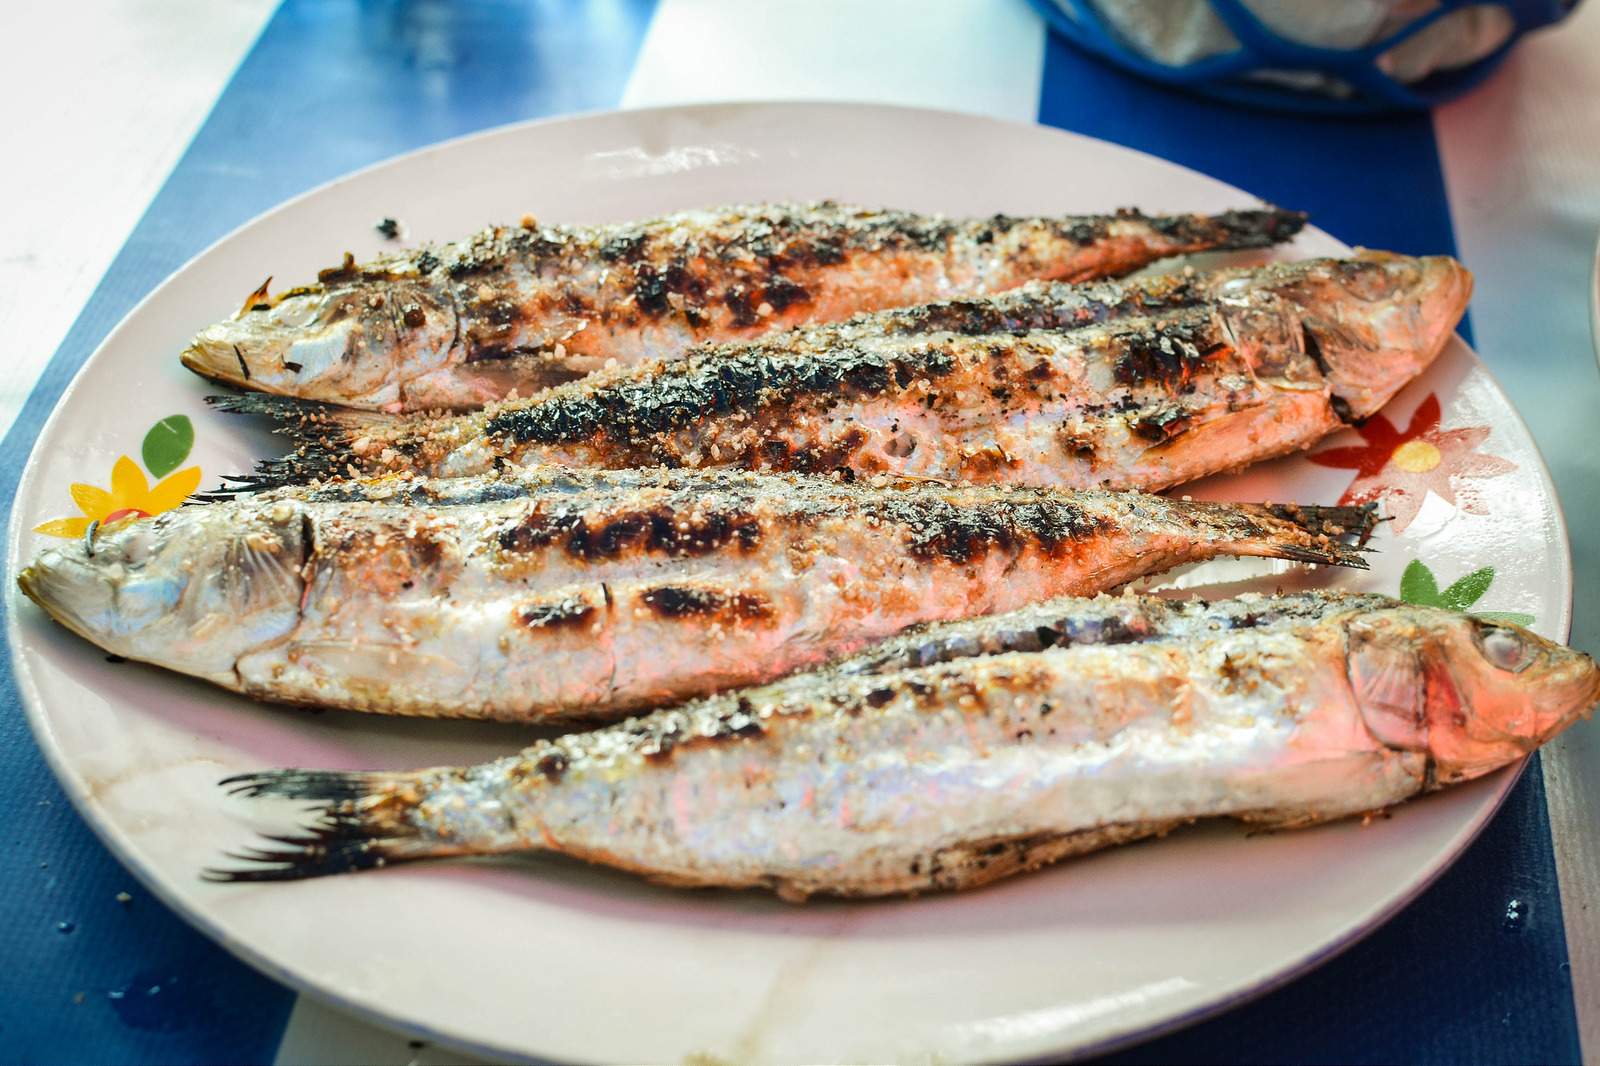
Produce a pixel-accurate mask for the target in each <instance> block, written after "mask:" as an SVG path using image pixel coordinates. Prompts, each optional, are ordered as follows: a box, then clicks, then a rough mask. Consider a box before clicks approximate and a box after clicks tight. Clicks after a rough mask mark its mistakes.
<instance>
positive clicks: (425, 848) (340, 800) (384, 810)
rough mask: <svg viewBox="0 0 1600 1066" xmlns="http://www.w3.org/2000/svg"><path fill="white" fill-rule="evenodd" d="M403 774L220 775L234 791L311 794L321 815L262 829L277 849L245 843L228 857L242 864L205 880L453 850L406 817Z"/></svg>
mask: <svg viewBox="0 0 1600 1066" xmlns="http://www.w3.org/2000/svg"><path fill="white" fill-rule="evenodd" d="M398 783H399V778H398V776H397V775H392V774H377V773H362V772H355V771H343V770H264V771H261V772H259V773H253V774H240V775H238V776H235V777H229V778H226V779H225V780H223V781H221V782H220V784H221V785H222V786H223V787H224V788H226V789H227V790H228V792H229V794H230V795H236V796H245V797H250V798H259V797H263V796H281V797H284V798H286V799H296V800H309V801H312V802H313V803H314V804H316V805H317V806H315V807H313V810H315V811H316V813H317V815H318V818H317V820H316V821H315V822H314V823H312V824H311V825H308V826H304V827H302V828H301V829H300V830H299V831H298V832H295V833H291V834H285V835H271V834H263V839H264V840H267V841H270V842H271V843H273V844H277V845H280V846H279V847H271V848H245V849H243V850H241V851H236V852H227V853H226V857H227V858H229V859H232V860H235V861H236V862H241V863H247V864H249V865H246V866H243V867H237V866H236V867H230V868H207V869H205V870H202V871H201V874H200V876H201V877H202V879H204V880H206V881H215V882H238V881H299V880H303V879H305V878H308V877H323V876H325V875H327V874H338V873H350V872H353V871H356V870H370V869H374V868H376V867H381V866H387V865H389V864H391V863H398V862H407V861H410V860H414V859H421V858H427V857H429V856H431V855H443V854H452V853H454V851H455V850H456V849H450V848H448V847H440V846H439V842H438V841H437V840H435V839H430V837H429V835H427V834H425V833H424V831H423V830H421V829H419V828H418V827H417V826H415V825H413V824H411V823H409V822H408V821H406V820H405V818H404V814H405V812H406V811H407V809H408V805H407V804H406V802H405V801H404V800H401V799H398V798H397V795H396V788H395V786H396V785H397V784H398Z"/></svg>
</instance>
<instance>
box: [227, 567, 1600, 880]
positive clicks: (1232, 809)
mask: <svg viewBox="0 0 1600 1066" xmlns="http://www.w3.org/2000/svg"><path fill="white" fill-rule="evenodd" d="M1597 698H1600V670H1597V668H1596V666H1595V663H1594V661H1593V660H1592V659H1590V658H1589V657H1588V656H1586V655H1584V654H1582V653H1580V652H1575V651H1570V650H1568V649H1566V648H1563V647H1561V646H1559V645H1556V644H1553V643H1551V642H1549V641H1546V640H1543V639H1541V638H1540V637H1537V636H1535V635H1534V634H1532V633H1529V632H1527V631H1526V630H1523V629H1520V628H1518V627H1515V626H1510V625H1500V624H1497V623H1490V622H1486V621H1482V620H1480V619H1476V618H1473V617H1471V616H1470V615H1465V614H1460V613H1457V612H1452V611H1445V610H1441V609H1438V608H1432V607H1418V606H1414V605H1411V604H1406V603H1400V602H1398V601H1394V600H1389V599H1386V598H1384V597H1381V596H1341V595H1337V594H1334V595H1328V594H1318V593H1306V594H1303V595H1299V596H1290V597H1281V596H1280V597H1259V596H1254V597H1241V598H1240V599H1239V600H1237V601H1230V602H1221V603H1215V604H1205V603H1196V602H1189V603H1172V602H1170V601H1163V600H1147V599H1134V598H1131V597H1130V598H1127V599H1116V600H1111V599H1109V598H1103V599H1101V600H1096V601H1082V600H1080V601H1057V602H1053V603H1050V604H1046V605H1043V606H1040V607H1038V608H1035V609H1031V610H1028V611H1026V612H1020V613H1019V614H1017V615H1002V616H996V617H993V618H989V619H981V620H978V621H976V622H963V623H958V624H957V625H956V626H953V627H937V626H936V627H931V628H929V629H926V630H924V631H922V632H919V633H915V634H910V635H907V636H906V637H904V638H902V639H900V640H898V641H896V642H894V644H893V645H892V646H891V647H889V648H887V649H884V650H882V651H873V652H869V653H866V654H865V655H864V656H863V657H862V658H860V659H857V660H855V661H849V662H845V663H841V664H837V665H835V666H834V667H832V668H830V669H825V670H822V671H819V672H817V673H813V674H803V675H799V676H796V677H792V678H789V679H787V680H785V681H780V682H777V683H775V684H772V685H768V686H766V687H764V688H756V689H749V690H746V691H743V692H730V693H726V694H723V695H720V696H716V697H713V698H711V699H707V700H703V701H700V702H697V703H694V704H691V705H689V706H686V707H684V708H681V709H679V710H672V711H660V712H657V713H655V714H652V715H649V716H648V717H643V718H635V719H631V720H629V721H626V722H622V723H620V724H618V725H615V726H611V727H609V728H605V729H601V730H597V731H595V732H590V733H578V734H573V735H569V736H564V737H561V738H559V739H556V740H553V741H544V742H541V743H538V744H536V745H534V746H533V747H531V748H528V749H526V750H525V751H523V752H522V753H520V754H519V755H515V756H512V757H510V758H506V759H502V760H499V761H497V762H492V763H487V764H484V765H481V766H475V767H470V768H439V769H432V770H424V771H420V772H412V773H384V772H371V773H352V772H345V771H336V770H275V771H265V772H262V773H255V774H246V775H243V776H241V777H235V778H230V779H229V780H228V781H225V782H224V784H225V785H228V786H231V787H232V789H233V790H234V791H236V792H242V793H245V794H246V795H255V796H260V795H278V796H287V797H291V798H293V799H298V800H310V801H314V802H316V803H318V804H321V805H323V809H322V817H321V819H320V820H319V821H318V822H317V823H315V824H314V825H312V826H310V827H308V828H307V829H306V830H304V831H303V832H302V833H301V834H300V835H297V836H288V837H277V838H274V839H276V840H278V841H280V842H281V843H282V844H283V845H286V846H274V847H272V848H271V849H270V850H264V851H254V852H251V853H248V854H244V855H236V856H233V857H234V858H236V859H245V860H250V861H253V862H254V863H255V865H251V866H248V867H245V868H241V869H232V870H224V871H211V872H210V874H209V875H210V876H211V877H212V878H214V879H218V880H229V881H266V880H286V879H292V878H300V877H309V876H315V875H318V874H326V873H336V872H341V871H347V870H359V869H364V868H369V867H373V866H382V865H384V864H386V863H391V862H400V861H405V860H411V859H420V858H426V857H431V856H442V855H469V854H485V853H492V852H506V851H520V850H529V849H549V850H553V851H561V852H566V853H568V854H571V855H576V856H579V857H581V858H584V859H587V860H589V861H591V862H599V863H606V864H608V865H612V866H618V867H621V868H623V869H627V870H633V871H637V872H639V873H642V874H644V875H645V876H646V877H648V878H649V879H650V880H652V881H657V882H660V883H664V884H669V885H722V886H730V887H764V888H770V889H773V890H775V891H776V892H777V893H778V894H779V895H781V896H783V897H784V898H785V899H790V900H801V899H804V898H806V897H807V896H808V895H811V894H814V893H828V894H835V895H841V896H878V895H885V894H891V893H907V892H911V893H914V892H921V891H928V890H935V889H957V888H969V887H972V886H974V885H981V884H984V883H985V882H989V881H993V880H995V879H997V878H1000V877H1004V876H1006V875H1008V874H1011V873H1015V872H1017V871H1020V870H1028V869H1033V868H1035V867H1038V866H1041V865H1043V864H1045V863H1048V862H1053V861H1055V860H1057V859H1060V858H1063V857H1065V856H1068V855H1075V854H1080V853H1082V852H1086V851H1090V850H1093V849H1095V848H1100V847H1104V846H1105V845H1108V844H1115V843H1120V842H1123V841H1129V840H1135V839H1138V838H1140V837H1145V836H1150V835H1152V834H1155V833H1160V832H1163V831H1165V830H1167V829H1170V828H1172V827H1174V826H1177V825H1181V824H1183V823H1185V822H1190V821H1193V820H1195V819H1197V818H1205V817H1217V816H1229V817H1233V818H1238V819H1242V820H1244V821H1247V822H1250V823H1254V824H1256V825H1264V826H1269V827H1285V828H1287V827H1293V826H1304V825H1310V824H1313V823H1317V822H1323V821H1327V820H1330V819H1334V818H1342V817H1346V816H1349V815H1352V814H1358V813H1363V812H1370V811H1376V810H1379V809H1382V808H1385V807H1388V806H1390V805H1392V804H1396V803H1399V802H1400V801H1402V800H1405V799H1407V798H1409V797H1411V796H1414V795H1417V794H1419V793H1422V792H1426V791H1430V790H1432V789H1436V788H1440V787H1443V786H1446V785H1450V784H1453V783H1455V782H1458V781H1464V780H1467V779H1470V778H1473V777H1477V776H1479V775H1481V774H1484V773H1487V772H1488V771H1490V770H1493V769H1495V768H1497V767H1499V766H1503V765H1505V764H1506V763H1508V762H1510V761H1512V760H1514V759H1517V758H1519V757H1521V756H1522V755H1524V754H1526V753H1527V752H1529V751H1532V750H1533V749H1534V748H1535V747H1537V746H1538V745H1539V744H1541V743H1543V742H1544V741H1546V740H1548V739H1549V738H1550V737H1551V736H1553V735H1554V734H1556V733H1557V732H1559V731H1560V730H1561V729H1562V728H1564V727H1565V726H1566V725H1567V724H1569V723H1570V722H1571V721H1572V720H1573V719H1574V718H1575V717H1576V716H1577V715H1578V714H1580V713H1586V712H1588V710H1589V708H1590V707H1592V706H1593V705H1594V703H1595V701H1596V699H1597Z"/></svg>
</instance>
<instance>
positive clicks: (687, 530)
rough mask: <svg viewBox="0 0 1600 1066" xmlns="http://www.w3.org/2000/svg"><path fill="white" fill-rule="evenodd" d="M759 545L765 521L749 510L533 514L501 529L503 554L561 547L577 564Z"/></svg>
mask: <svg viewBox="0 0 1600 1066" xmlns="http://www.w3.org/2000/svg"><path fill="white" fill-rule="evenodd" d="M760 540H761V522H760V520H759V519H757V518H756V517H755V516H754V515H751V514H749V513H747V512H745V511H742V510H737V509H730V510H724V511H713V510H704V509H702V510H696V511H692V512H679V511H677V510H675V509H672V508H668V507H658V508H651V509H649V510H640V511H625V512H622V513H620V514H612V515H608V516H605V517H595V518H594V519H593V520H591V518H590V516H587V515H583V514H573V513H571V512H563V511H557V512H554V513H544V512H539V511H535V512H534V513H532V514H530V515H528V516H527V517H526V518H524V519H522V520H521V521H520V522H516V523H513V524H511V525H508V526H507V527H505V528H504V529H502V530H501V531H500V533H499V536H498V543H499V545H500V548H501V550H503V551H507V552H519V553H520V552H531V551H538V550H541V549H544V548H548V547H550V546H551V545H555V544H559V545H560V546H561V547H562V548H563V549H564V550H565V551H566V553H567V554H568V555H570V556H572V557H573V558H577V559H584V560H596V559H614V558H617V557H618V556H621V555H623V554H626V553H628V552H660V553H663V554H666V555H671V556H677V557H685V556H696V555H708V554H710V553H712V552H716V551H720V550H722V549H723V548H726V547H729V546H732V547H734V548H736V549H737V550H739V551H742V552H747V551H750V550H751V549H752V548H754V547H755V546H756V545H757V544H758V543H759V542H760Z"/></svg>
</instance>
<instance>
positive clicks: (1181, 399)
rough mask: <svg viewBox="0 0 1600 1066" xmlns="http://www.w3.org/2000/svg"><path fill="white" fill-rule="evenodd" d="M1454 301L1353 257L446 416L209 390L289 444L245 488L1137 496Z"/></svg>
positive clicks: (1325, 427) (1440, 281)
mask: <svg viewBox="0 0 1600 1066" xmlns="http://www.w3.org/2000/svg"><path fill="white" fill-rule="evenodd" d="M1470 292H1471V275H1470V274H1469V273H1468V272H1467V271H1466V270H1465V269H1464V268H1462V266H1461V265H1460V264H1459V263H1458V262H1456V261H1455V260H1454V259H1451V258H1449V257H1445V256H1434V257H1428V258H1423V259H1415V258H1411V257H1409V256H1399V255H1394V254H1391V253H1385V252H1370V251H1369V252H1362V253H1358V254H1356V255H1353V256H1351V257H1349V258H1346V259H1316V260H1308V261H1305V262H1300V263H1273V264H1268V265H1266V266H1262V267H1255V268H1249V269H1243V270H1228V271H1219V272H1216V273H1214V274H1208V275H1191V276H1185V275H1181V274H1180V275H1173V276H1166V277H1156V278H1140V279H1134V280H1130V281H1126V282H1117V283H1112V282H1101V283H1098V284H1095V285H1090V286H1081V287H1080V286H1070V285H1064V284H1058V283H1051V284H1043V285H1031V286H1028V287H1026V288H1025V289H1024V290H1022V291H1019V292H1016V293H1008V294H1004V295H1002V296H1000V297H997V298H995V299H993V300H981V301H980V300H967V301H957V302H954V303H947V304H937V305H931V306H924V307H921V308H912V309H905V310H897V311H890V312H883V313H880V314H878V315H871V316H863V317H861V318H857V319H852V320H851V321H850V322H847V323H844V324H841V325H838V326H833V327H811V328H808V329H805V330H800V331H795V332H793V333H785V334H777V335H774V336H772V337H768V338H763V339H761V340H757V341H753V342H749V343H747V344H742V345H723V346H717V347H709V348H700V349H696V350H695V351H693V352H691V353H690V354H689V356H688V357H687V358H685V359H682V360H676V361H673V362H650V363H645V364H641V365H639V366H634V367H629V368H625V369H619V370H616V371H614V372H609V373H605V372H603V373H599V374H595V375H592V376H590V377H589V378H586V379H584V380H582V381H576V382H572V383H570V384H567V385H564V386H561V387H559V388H557V389H553V390H551V391H549V392H546V393H543V394H541V395H539V396H536V397H531V398H529V399H525V400H518V401H514V402H510V403H506V404H502V405H497V406H495V407H492V408H490V409H489V410H486V411H483V412H478V413H474V414H470V415H462V416H457V417H454V418H445V419H422V420H411V421H395V420H385V419H383V418H382V417H381V416H380V417H377V418H374V417H372V416H369V415H363V414H361V413H358V412H350V413H338V412H332V413H327V414H326V415H319V416H316V417H311V418H306V417H305V414H306V412H304V411H299V412H296V411H295V410H294V408H293V406H292V405H290V406H289V410H287V411H284V410H283V409H282V406H283V405H282V401H276V400H273V399H272V398H259V399H258V398H253V397H248V396H247V397H241V398H238V399H224V400H221V401H218V402H219V403H220V405H221V406H223V407H224V408H227V409H231V410H239V411H244V412H251V411H258V412H266V413H269V414H277V415H278V416H279V417H281V418H285V419H287V421H286V422H285V426H286V429H285V432H287V433H289V434H290V435H291V436H294V437H296V438H298V440H299V442H300V447H299V448H298V449H297V451H296V452H295V453H293V454H291V455H289V456H286V457H284V458H282V459H276V460H268V461H267V462H266V463H264V464H262V468H261V470H260V472H259V473H258V475H257V478H256V480H254V481H247V482H246V483H247V484H250V485H251V486H252V487H266V486H270V485H273V484H278V483H292V482H293V481H296V480H307V479H310V478H313V477H328V476H334V475H339V476H342V475H343V474H345V473H348V472H350V471H358V472H361V473H365V474H369V475H370V474H376V473H382V472H386V471H387V472H392V471H397V470H410V471H413V472H415V473H421V474H424V475H428V476H445V477H459V476H465V475H470V474H477V473H483V472H486V471H488V470H492V469H495V468H497V467H498V466H503V465H505V464H508V463H509V464H513V465H518V466H536V465H560V466H574V467H585V468H617V467H631V466H657V465H665V466H669V467H685V468H692V469H704V468H714V467H733V468H745V469H758V470H764V471H766V470H792V471H796V472H801V473H826V472H829V471H832V470H843V471H847V472H849V473H851V474H852V475H854V476H858V477H874V476H877V475H881V474H902V475H907V476H920V477H937V478H945V479H951V480H962V481H971V482H974V483H979V484H1008V483H1009V484H1023V485H1041V486H1060V487H1067V488H1096V487H1099V488H1108V489H1130V488H1131V489H1141V490H1145V491H1154V490H1157V489H1161V488H1165V487H1168V486H1170V485H1175V484H1179V483H1181V482H1184V481H1188V480H1192V479H1194V478H1198V477H1202V476H1205V475H1207V474H1212V473H1217V472H1219V471H1222V470H1229V469H1234V468H1237V467H1239V466H1242V465H1245V464H1247V463H1251V462H1255V461H1258V460H1261V459H1266V458H1271V457H1275V456H1278V455H1285V454H1289V453H1291V452H1294V451H1299V450H1301V449H1304V448H1306V447H1309V446H1310V445H1311V444H1313V443H1315V442H1316V441H1318V440H1320V439H1321V438H1322V437H1324V436H1326V435H1327V434H1328V433H1330V432H1333V431H1334V430H1337V429H1340V428H1342V427H1343V426H1345V425H1346V424H1348V422H1350V421H1354V420H1359V419H1362V418H1365V417H1368V416H1369V415H1371V414H1372V413H1373V412H1375V411H1376V410H1377V409H1378V408H1379V407H1381V406H1382V405H1383V404H1384V403H1385V402H1387V401H1388V399H1389V398H1390V397H1391V396H1393V395H1394V393H1395V392H1397V391H1398V390H1399V389H1400V388H1401V387H1402V386H1403V385H1405V384H1406V383H1407V382H1409V381H1411V380H1412V379H1413V378H1415V377H1416V375H1417V374H1419V373H1421V371H1422V370H1423V369H1424V368H1426V367H1427V366H1428V365H1429V364H1430V363H1431V362H1432V360H1433V359H1434V358H1435V357H1436V356H1437V355H1438V353H1439V351H1440V350H1441V349H1442V348H1443V347H1444V345H1445V344H1446V342H1447V341H1448V340H1449V338H1450V336H1451V331H1452V330H1453V328H1454V327H1455V324H1456V322H1457V321H1459V320H1460V317H1461V315H1462V313H1463V311H1464V310H1465V309H1466V305H1467V299H1468V297H1469V295H1470ZM297 413H298V414H299V415H300V418H298V419H297V418H295V415H296V414H297Z"/></svg>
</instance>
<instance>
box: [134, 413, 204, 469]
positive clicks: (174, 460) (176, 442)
mask: <svg viewBox="0 0 1600 1066" xmlns="http://www.w3.org/2000/svg"><path fill="white" fill-rule="evenodd" d="M193 447H194V423H192V422H190V421H189V416H188V415H169V416H167V417H166V418H163V419H162V420H161V421H159V422H157V423H156V424H155V425H153V426H151V427H150V432H149V433H146V434H145V435H144V444H143V446H142V447H141V448H140V450H139V454H140V455H142V456H143V457H144V467H145V469H146V470H148V471H150V473H151V474H153V475H155V477H156V479H157V480H160V479H161V478H164V477H166V476H167V475H168V474H170V473H172V472H173V471H174V470H176V469H178V467H179V466H181V465H183V461H184V460H185V459H187V458H189V451H190V449H192V448H193Z"/></svg>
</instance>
